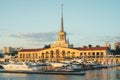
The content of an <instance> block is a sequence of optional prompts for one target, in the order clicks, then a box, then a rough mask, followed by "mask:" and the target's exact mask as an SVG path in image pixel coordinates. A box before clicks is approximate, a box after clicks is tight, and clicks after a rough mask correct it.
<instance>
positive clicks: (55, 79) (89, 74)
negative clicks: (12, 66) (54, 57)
mask: <svg viewBox="0 0 120 80" xmlns="http://www.w3.org/2000/svg"><path fill="white" fill-rule="evenodd" d="M0 80H120V67H114V68H109V69H101V70H89V71H86V74H85V75H83V76H80V75H41V74H19V73H0Z"/></svg>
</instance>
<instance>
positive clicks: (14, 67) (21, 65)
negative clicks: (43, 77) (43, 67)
mask: <svg viewBox="0 0 120 80" xmlns="http://www.w3.org/2000/svg"><path fill="white" fill-rule="evenodd" d="M1 66H2V67H3V68H4V69H5V70H7V71H35V70H38V69H39V68H38V67H32V66H31V65H30V63H28V62H10V63H8V64H1Z"/></svg>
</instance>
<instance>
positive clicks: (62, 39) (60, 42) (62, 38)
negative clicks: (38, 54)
mask: <svg viewBox="0 0 120 80" xmlns="http://www.w3.org/2000/svg"><path fill="white" fill-rule="evenodd" d="M58 46H59V47H70V45H69V41H67V40H66V32H64V25H63V4H61V23H60V31H59V32H58V38H57V40H56V41H55V42H54V43H53V44H51V45H50V47H58Z"/></svg>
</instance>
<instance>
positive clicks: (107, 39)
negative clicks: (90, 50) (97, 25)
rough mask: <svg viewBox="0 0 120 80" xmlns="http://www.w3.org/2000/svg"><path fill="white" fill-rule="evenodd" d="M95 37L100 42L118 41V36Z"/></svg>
mask: <svg viewBox="0 0 120 80" xmlns="http://www.w3.org/2000/svg"><path fill="white" fill-rule="evenodd" d="M96 39H97V40H98V41H102V42H117V41H120V36H98V37H97V38H96Z"/></svg>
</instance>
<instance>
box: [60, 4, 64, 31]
mask: <svg viewBox="0 0 120 80" xmlns="http://www.w3.org/2000/svg"><path fill="white" fill-rule="evenodd" d="M60 26H61V29H60V31H61V32H63V31H64V28H63V3H62V4H61V25H60Z"/></svg>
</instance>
